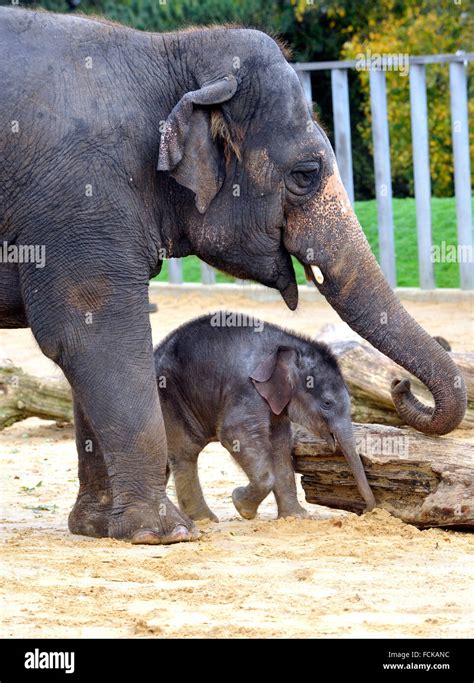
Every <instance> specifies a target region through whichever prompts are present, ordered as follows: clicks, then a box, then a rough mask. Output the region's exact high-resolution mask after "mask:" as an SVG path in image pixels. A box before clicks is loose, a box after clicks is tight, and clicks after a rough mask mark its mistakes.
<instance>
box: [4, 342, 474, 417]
mask: <svg viewBox="0 0 474 683" xmlns="http://www.w3.org/2000/svg"><path fill="white" fill-rule="evenodd" d="M326 343H328V344H329V346H330V347H331V349H332V350H333V352H334V353H335V355H336V356H337V358H338V360H339V364H340V366H341V370H342V372H343V375H344V378H345V380H346V382H347V385H348V387H349V391H350V393H351V397H352V419H353V420H354V422H361V423H378V424H382V425H395V426H400V425H402V424H403V423H402V421H401V420H400V418H399V417H398V414H397V412H396V411H395V407H394V405H393V403H392V398H391V395H390V385H391V382H392V380H393V379H394V378H395V377H398V378H400V377H406V376H408V375H409V373H407V372H406V371H405V370H404V369H403V368H400V367H399V366H398V365H397V364H396V363H394V362H393V361H391V360H390V359H389V358H387V357H386V356H384V355H383V354H381V353H380V352H379V351H377V350H376V349H374V348H373V347H372V346H369V345H367V344H361V343H359V342H358V341H354V340H352V339H350V340H344V341H330V340H329V339H328V340H326ZM451 356H452V358H453V360H454V361H455V363H457V365H458V367H459V369H460V371H461V372H462V373H463V375H464V379H465V381H466V385H467V390H468V409H467V412H466V415H465V417H464V419H463V421H462V423H461V425H460V427H461V428H462V429H474V354H472V353H452V354H451ZM410 377H411V379H412V386H413V390H414V393H415V394H416V395H417V396H418V397H419V398H420V399H421V400H423V401H424V402H426V403H432V400H431V395H430V394H429V392H428V391H427V389H426V388H425V387H424V386H423V385H422V384H421V382H419V380H418V379H416V378H415V377H412V376H410ZM27 417H41V418H43V419H45V420H58V421H61V422H69V421H71V420H72V406H71V393H70V387H69V385H68V383H67V382H66V380H65V379H63V380H60V379H52V378H38V377H33V376H31V375H28V374H26V373H25V372H23V370H21V369H20V368H18V367H14V366H13V365H11V364H10V365H3V366H0V430H1V429H3V428H5V427H8V426H9V425H11V424H13V423H14V422H17V421H19V420H24V419H26V418H27Z"/></svg>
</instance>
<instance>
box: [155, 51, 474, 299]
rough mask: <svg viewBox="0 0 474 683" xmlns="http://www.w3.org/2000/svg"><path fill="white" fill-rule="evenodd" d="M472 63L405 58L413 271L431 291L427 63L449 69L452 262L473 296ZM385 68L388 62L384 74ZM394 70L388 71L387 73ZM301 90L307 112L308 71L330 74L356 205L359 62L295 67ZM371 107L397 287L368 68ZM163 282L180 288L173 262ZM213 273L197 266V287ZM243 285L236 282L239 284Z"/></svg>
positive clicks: (380, 198)
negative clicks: (354, 78)
mask: <svg viewBox="0 0 474 683" xmlns="http://www.w3.org/2000/svg"><path fill="white" fill-rule="evenodd" d="M472 61H474V53H472V52H470V53H456V54H451V55H420V56H416V57H410V58H409V59H408V63H409V74H410V111H411V127H412V140H413V170H414V181H415V182H414V184H415V203H416V224H417V241H418V267H419V278H420V287H421V288H422V289H433V288H434V287H435V278H434V270H433V257H432V230H431V180H430V161H429V131H428V107H427V99H426V72H425V66H426V65H429V64H447V65H449V77H450V100H451V127H452V142H453V165H454V189H455V195H456V217H457V232H458V245H459V246H458V255H459V257H458V261H459V269H460V279H461V288H462V289H474V264H473V262H472V253H473V246H474V234H473V226H472V208H471V206H472V205H471V175H470V156H469V127H468V90H467V73H466V67H467V64H468V62H472ZM387 66H388V67H390V58H387V60H386V61H385V67H387ZM393 66H395V65H394V64H392V67H393ZM293 68H294V69H295V71H296V73H297V75H298V78H299V79H300V82H301V85H302V87H303V90H304V93H305V97H306V100H307V101H308V103H310V104H311V105H312V88H311V72H312V71H327V70H329V71H331V90H332V102H333V117H334V119H333V122H334V138H335V148H336V158H337V162H338V166H339V171H340V173H341V178H342V181H343V183H344V186H345V188H346V191H347V193H348V196H349V199H350V201H351V202H352V203H353V202H354V181H353V170H352V148H351V120H350V109H349V88H348V73H349V70H351V69H358V68H360V63H359V62H358V61H357V60H347V61H340V62H306V63H298V64H293ZM369 79H370V103H371V113H372V139H373V145H374V171H375V195H376V199H377V218H378V230H379V253H380V256H379V260H380V265H381V268H382V270H383V272H384V274H385V277H386V278H387V280H388V282H389V283H390V285H391V286H392V287H395V286H396V284H397V280H396V255H395V240H394V226H393V211H392V181H391V173H390V140H389V129H388V116H387V94H386V83H385V71H384V70H383V69H374V68H371V69H370V73H369ZM168 273H169V276H168V279H169V282H172V283H181V282H183V274H182V267H181V264H180V262H179V260H178V259H170V261H169V270H168ZM215 279H216V278H215V271H214V270H213V269H212V268H210V266H208V265H206V264H205V263H202V264H201V282H202V283H205V284H214V282H215ZM238 282H239V283H241V281H238Z"/></svg>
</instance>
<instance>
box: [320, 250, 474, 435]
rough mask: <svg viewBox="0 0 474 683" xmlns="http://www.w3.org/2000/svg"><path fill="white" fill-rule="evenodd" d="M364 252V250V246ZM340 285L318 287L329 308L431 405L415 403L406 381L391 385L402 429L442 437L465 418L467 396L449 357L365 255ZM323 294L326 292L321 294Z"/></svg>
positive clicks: (458, 371)
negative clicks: (417, 385) (424, 392)
mask: <svg viewBox="0 0 474 683" xmlns="http://www.w3.org/2000/svg"><path fill="white" fill-rule="evenodd" d="M366 248H367V250H369V247H368V246H367V247H366ZM347 275H348V277H347V278H345V279H344V281H343V282H340V281H339V282H338V283H334V284H333V285H331V283H330V282H329V281H327V280H325V283H327V284H326V286H325V285H324V284H323V285H322V286H321V285H320V288H321V289H322V290H323V293H325V296H326V298H327V300H328V301H329V303H330V304H331V305H332V306H333V308H334V309H335V310H336V311H337V312H338V313H339V315H340V316H341V318H342V319H343V320H345V321H346V322H347V323H348V324H349V325H350V326H351V327H352V329H353V330H355V331H356V332H357V333H358V334H360V335H361V336H362V337H364V339H367V341H369V342H370V343H371V344H372V346H374V347H375V348H376V349H378V350H379V351H381V352H382V353H383V354H385V355H386V356H388V357H389V358H391V359H392V360H393V361H395V362H396V363H398V365H401V366H402V367H403V368H405V370H408V372H410V373H412V374H413V375H415V377H418V379H419V380H420V381H421V382H423V384H425V385H426V386H427V388H428V389H429V390H430V392H431V394H432V396H433V399H434V406H427V405H424V404H422V403H421V402H420V401H418V400H417V399H416V398H415V396H414V395H413V394H412V392H411V390H410V381H409V380H408V379H402V380H398V379H397V380H394V382H393V383H392V387H391V394H392V400H393V403H394V405H395V408H396V410H397V413H398V415H399V416H400V418H401V419H402V420H403V422H405V423H406V424H408V425H410V426H411V427H414V428H415V429H417V430H419V431H421V432H424V433H425V434H439V435H441V434H447V433H448V432H450V431H452V430H453V429H455V428H456V427H457V426H458V425H459V423H460V422H461V420H462V419H463V417H464V413H465V411H466V402H467V394H466V387H465V384H464V380H463V377H462V375H461V372H460V370H459V369H458V368H457V366H456V365H455V363H454V362H453V361H452V359H451V357H450V356H449V355H448V353H447V352H446V351H445V350H444V349H443V348H442V347H441V346H440V344H439V343H438V342H437V341H435V340H434V339H433V338H432V337H431V336H430V335H429V334H428V333H427V332H425V330H423V328H422V327H420V325H418V323H417V322H416V321H415V320H414V319H413V318H412V317H411V316H410V315H409V314H408V313H407V311H406V310H405V309H404V308H403V306H402V305H401V303H400V302H399V300H398V299H397V298H396V297H395V295H394V294H393V292H392V290H391V288H390V287H389V285H388V283H387V282H386V281H385V278H384V277H383V275H382V273H381V271H380V269H379V266H378V264H377V262H376V261H375V259H374V258H373V256H372V254H371V252H370V250H369V253H365V254H364V255H363V258H362V259H361V261H360V262H358V263H357V265H356V264H355V263H353V264H352V266H351V267H350V268H348V274H347ZM324 290H325V291H324Z"/></svg>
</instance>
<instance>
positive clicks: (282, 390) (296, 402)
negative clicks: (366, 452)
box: [250, 344, 376, 511]
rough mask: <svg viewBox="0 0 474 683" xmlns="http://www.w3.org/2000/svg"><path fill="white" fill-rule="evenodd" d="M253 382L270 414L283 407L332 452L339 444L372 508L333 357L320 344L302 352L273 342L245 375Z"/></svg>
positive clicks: (343, 387) (347, 400)
mask: <svg viewBox="0 0 474 683" xmlns="http://www.w3.org/2000/svg"><path fill="white" fill-rule="evenodd" d="M250 378H251V379H252V381H253V383H254V386H255V388H256V390H257V391H258V393H259V394H260V396H262V397H263V398H264V399H265V400H266V401H267V403H268V405H269V406H270V408H271V410H272V412H273V413H275V415H280V414H281V413H282V412H283V410H286V411H287V413H288V417H289V418H290V420H292V422H296V423H297V424H300V425H302V426H303V427H305V428H306V429H307V430H308V431H309V432H311V433H312V434H316V435H319V436H321V437H323V438H324V439H325V440H326V442H327V443H328V444H329V445H330V446H331V448H332V449H333V450H335V448H336V446H339V448H340V449H341V451H342V452H343V454H344V457H345V458H346V461H347V464H348V465H349V468H350V470H351V472H352V474H353V475H354V479H355V482H356V484H357V488H358V490H359V493H360V494H361V496H362V498H363V499H364V500H365V502H366V506H367V507H366V511H369V510H372V509H373V508H374V507H375V504H376V503H375V498H374V494H373V493H372V491H371V489H370V486H369V483H368V481H367V477H366V475H365V471H364V467H363V465H362V462H361V459H360V456H359V454H358V453H357V450H356V446H355V439H354V433H353V429H352V420H351V399H350V397H349V392H348V390H347V387H346V385H345V384H344V380H343V378H342V375H341V371H340V370H339V367H338V364H337V361H336V359H335V358H334V357H333V356H332V354H331V352H330V351H329V349H328V348H327V347H325V346H324V345H322V344H321V345H319V344H314V346H313V347H312V348H311V349H309V348H308V347H306V348H305V350H304V352H303V351H301V350H299V349H297V348H295V347H289V346H279V347H278V348H276V349H275V350H274V351H273V352H272V353H271V354H270V355H269V356H267V358H265V359H264V360H262V361H261V362H260V363H259V364H258V365H257V367H256V368H255V369H254V370H253V371H252V374H251V375H250Z"/></svg>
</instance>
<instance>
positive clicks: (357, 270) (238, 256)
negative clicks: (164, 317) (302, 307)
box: [158, 29, 466, 434]
mask: <svg viewBox="0 0 474 683" xmlns="http://www.w3.org/2000/svg"><path fill="white" fill-rule="evenodd" d="M210 34H212V36H213V37H212V38H209V35H210ZM189 36H190V37H189V40H190V41H191V43H192V49H194V50H196V49H197V50H198V49H199V45H207V46H208V50H209V54H206V55H205V54H201V57H200V59H196V60H195V69H196V73H195V74H194V79H195V81H196V82H197V83H199V86H200V87H197V88H196V89H195V90H192V91H189V92H187V93H185V94H184V95H183V96H182V98H181V99H180V101H179V102H178V103H177V104H176V106H175V107H174V109H173V111H172V112H171V113H170V115H169V117H168V119H167V122H166V128H165V131H164V133H163V135H162V139H161V144H160V155H159V164H158V168H159V170H162V171H166V172H168V173H169V174H170V175H171V176H172V178H174V180H175V181H176V183H178V185H176V184H173V185H172V186H170V192H175V193H176V198H175V202H176V203H177V204H178V205H179V209H178V213H179V222H180V224H181V226H182V231H183V239H184V240H185V241H186V242H187V243H188V244H189V245H191V246H190V250H189V251H191V252H192V253H195V254H197V255H198V256H200V257H201V258H202V259H203V260H205V261H206V262H207V263H209V264H210V265H212V266H215V267H216V268H219V269H221V270H224V271H226V272H228V273H230V274H232V275H234V276H236V277H239V278H247V279H252V280H257V281H258V282H261V283H262V284H264V285H267V286H269V287H274V288H276V289H278V290H279V291H280V292H281V294H282V296H283V299H284V300H285V302H286V303H287V305H288V306H289V308H291V309H292V310H293V309H294V308H296V305H297V299H298V293H297V285H296V281H295V274H294V270H293V266H292V262H291V258H290V255H293V256H295V257H296V258H297V259H298V260H299V261H300V262H301V263H302V264H303V266H304V268H305V271H306V274H307V276H308V278H310V279H311V280H312V281H313V282H314V283H315V285H316V286H317V287H318V289H319V291H320V292H321V293H322V294H323V295H324V296H325V297H326V299H327V300H328V301H329V303H330V304H331V305H332V307H333V308H334V309H335V310H336V311H337V312H338V314H339V315H340V317H341V318H342V319H343V320H345V321H346V322H347V323H348V324H349V325H350V326H351V327H352V328H353V329H354V330H355V331H356V332H358V333H359V334H360V335H361V336H362V337H364V338H365V339H367V340H368V341H369V342H370V343H371V344H373V346H375V347H376V348H377V349H379V350H380V351H382V352H383V353H385V354H386V355H387V356H389V357H390V358H392V359H393V360H394V361H395V362H397V363H398V364H399V365H401V366H402V367H404V368H405V369H406V370H408V371H409V372H411V373H413V374H414V375H415V376H417V377H418V378H419V379H420V380H421V381H422V382H424V384H426V385H427V387H428V388H429V389H430V391H431V392H432V394H433V398H434V407H431V406H426V405H423V404H421V403H420V402H419V401H418V400H417V399H416V398H415V397H414V396H413V394H412V393H411V391H410V383H409V381H408V380H407V379H403V380H401V381H398V382H394V384H393V386H392V398H393V401H394V404H395V407H396V409H397V411H398V413H399V415H400V417H401V418H402V419H403V420H404V421H405V422H406V423H407V424H409V425H411V426H413V427H415V428H416V429H419V430H420V431H423V432H426V433H432V434H446V433H447V432H449V431H451V430H452V429H454V428H455V427H456V426H457V425H458V424H459V423H460V421H461V420H462V418H463V415H464V412H465V408H466V389H465V385H464V382H463V379H462V376H461V373H460V372H459V370H458V369H457V367H456V365H455V364H454V363H453V362H452V360H451V358H450V357H449V355H448V354H447V353H446V352H445V351H444V349H443V348H441V346H440V345H439V344H438V343H437V342H436V341H434V340H433V339H432V338H431V337H430V336H429V335H428V334H427V333H426V332H425V331H424V330H423V329H422V328H421V327H420V326H419V325H418V324H417V323H416V322H415V321H414V320H413V319H412V318H411V317H410V315H409V314H408V313H407V312H406V311H405V309H404V308H403V307H402V305H401V303H400V302H399V301H398V299H397V298H396V297H395V296H394V294H393V292H392V290H391V288H390V287H389V285H388V283H387V282H386V281H385V279H384V277H383V275H382V272H381V271H380V268H379V266H378V264H377V262H376V260H375V258H374V256H373V254H372V252H371V250H370V247H369V245H368V243H367V240H366V239H365V236H364V234H363V232H362V230H361V227H360V225H359V222H358V220H357V218H356V216H355V213H354V211H353V209H352V206H351V204H350V202H349V200H348V197H347V194H346V192H345V189H344V187H343V184H342V182H341V178H340V175H339V172H338V169H337V164H336V160H335V156H334V152H333V150H332V148H331V145H330V143H329V141H328V139H327V137H326V135H325V133H324V131H323V130H322V128H321V126H320V125H318V123H317V122H315V121H313V116H312V112H311V110H310V108H309V107H308V104H307V103H306V101H305V97H304V93H303V90H302V87H301V85H300V82H299V80H298V77H297V75H296V73H295V72H294V70H293V69H292V67H291V66H290V65H289V64H288V62H287V61H286V59H285V58H284V56H283V54H282V51H281V49H280V48H279V46H278V45H277V44H276V43H275V42H274V41H273V40H272V39H271V38H269V37H268V36H266V35H265V34H263V33H260V32H258V31H250V30H238V29H227V30H215V31H209V30H207V31H198V32H195V33H191V34H189ZM206 36H207V38H206ZM206 41H207V42H206ZM190 49H191V47H190ZM203 49H204V48H203ZM183 187H184V188H188V191H184V192H183V191H182V188H183ZM179 188H181V190H180V191H178V189H179ZM189 190H190V192H189Z"/></svg>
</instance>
